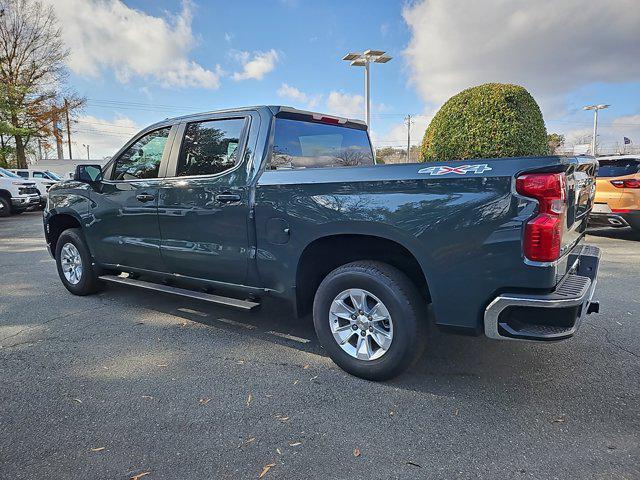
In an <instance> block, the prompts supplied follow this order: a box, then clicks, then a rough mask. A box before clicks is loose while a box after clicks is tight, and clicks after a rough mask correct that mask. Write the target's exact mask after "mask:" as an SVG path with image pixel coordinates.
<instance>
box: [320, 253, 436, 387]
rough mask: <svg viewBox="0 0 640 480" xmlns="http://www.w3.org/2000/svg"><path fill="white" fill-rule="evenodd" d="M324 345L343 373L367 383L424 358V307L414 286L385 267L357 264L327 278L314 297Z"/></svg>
mask: <svg viewBox="0 0 640 480" xmlns="http://www.w3.org/2000/svg"><path fill="white" fill-rule="evenodd" d="M313 322H314V326H315V329H316V333H317V335H318V339H319V340H320V343H321V344H322V346H323V347H324V348H325V350H326V351H327V353H328V354H329V356H330V357H331V359H332V360H333V361H334V362H335V363H336V364H337V365H338V366H340V367H341V368H342V369H343V370H345V371H347V372H348V373H351V374H352V375H356V376H358V377H362V378H366V379H369V380H385V379H388V378H391V377H393V376H396V375H398V374H400V373H401V372H402V371H404V370H405V369H406V368H407V367H408V366H409V365H410V364H411V363H412V362H413V361H414V360H415V359H416V358H417V357H418V356H419V354H420V353H421V352H422V346H423V343H424V330H425V327H426V312H425V303H424V300H423V298H422V297H421V296H420V294H419V292H418V291H417V289H416V287H415V285H414V284H413V283H412V282H411V280H409V278H408V277H407V276H406V275H405V274H404V273H402V272H401V271H399V270H398V269H396V268H394V267H392V266H390V265H387V264H385V263H382V262H375V261H359V262H353V263H349V264H347V265H343V266H341V267H339V268H337V269H335V270H334V271H332V272H331V273H329V275H327V277H326V278H325V279H324V280H323V281H322V283H321V284H320V286H319V287H318V291H317V292H316V296H315V300H314V304H313Z"/></svg>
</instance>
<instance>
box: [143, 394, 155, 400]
mask: <svg viewBox="0 0 640 480" xmlns="http://www.w3.org/2000/svg"><path fill="white" fill-rule="evenodd" d="M142 398H144V399H145V400H153V397H152V396H151V395H142Z"/></svg>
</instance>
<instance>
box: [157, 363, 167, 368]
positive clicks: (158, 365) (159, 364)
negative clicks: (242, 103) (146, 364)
mask: <svg viewBox="0 0 640 480" xmlns="http://www.w3.org/2000/svg"><path fill="white" fill-rule="evenodd" d="M168 366H169V364H168V363H158V364H157V365H156V367H161V368H164V367H168Z"/></svg>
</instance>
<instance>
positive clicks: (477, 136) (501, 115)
mask: <svg viewBox="0 0 640 480" xmlns="http://www.w3.org/2000/svg"><path fill="white" fill-rule="evenodd" d="M548 154H549V146H548V145H547V129H546V127H545V125H544V120H543V119H542V113H541V112H540V107H539V106H538V104H537V103H536V101H535V100H534V99H533V97H532V96H531V94H530V93H529V92H528V91H527V90H526V89H525V88H523V87H521V86H519V85H508V84H501V83H487V84H484V85H479V86H477V87H472V88H468V89H467V90H463V91H462V92H460V93H458V94H457V95H454V96H453V97H451V98H450V99H449V100H447V101H446V103H445V104H444V105H443V106H442V107H441V108H440V110H438V113H436V115H435V116H434V117H433V119H432V120H431V123H430V124H429V127H427V130H426V132H425V134H424V138H423V139H422V148H421V152H420V160H421V161H423V162H425V161H427V162H430V161H431V162H433V161H443V160H457V159H466V158H495V157H520V156H541V155H548Z"/></svg>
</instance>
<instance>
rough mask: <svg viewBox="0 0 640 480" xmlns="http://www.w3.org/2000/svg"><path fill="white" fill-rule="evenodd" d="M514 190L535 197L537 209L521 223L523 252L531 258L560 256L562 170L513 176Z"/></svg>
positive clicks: (563, 206) (563, 199)
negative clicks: (523, 223)
mask: <svg viewBox="0 0 640 480" xmlns="http://www.w3.org/2000/svg"><path fill="white" fill-rule="evenodd" d="M516 191H517V192H518V193H519V194H520V195H522V196H525V197H530V198H535V199H536V200H537V201H538V213H537V215H536V216H535V217H534V218H532V219H531V220H529V221H528V222H527V223H526V224H525V227H524V241H523V251H524V256H525V257H526V258H527V259H529V260H532V261H534V262H552V261H554V260H557V259H558V258H559V257H560V247H561V245H562V222H563V219H564V215H565V211H566V196H565V195H566V194H565V192H566V177H565V174H564V173H526V174H524V175H520V176H519V177H518V178H516Z"/></svg>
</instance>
